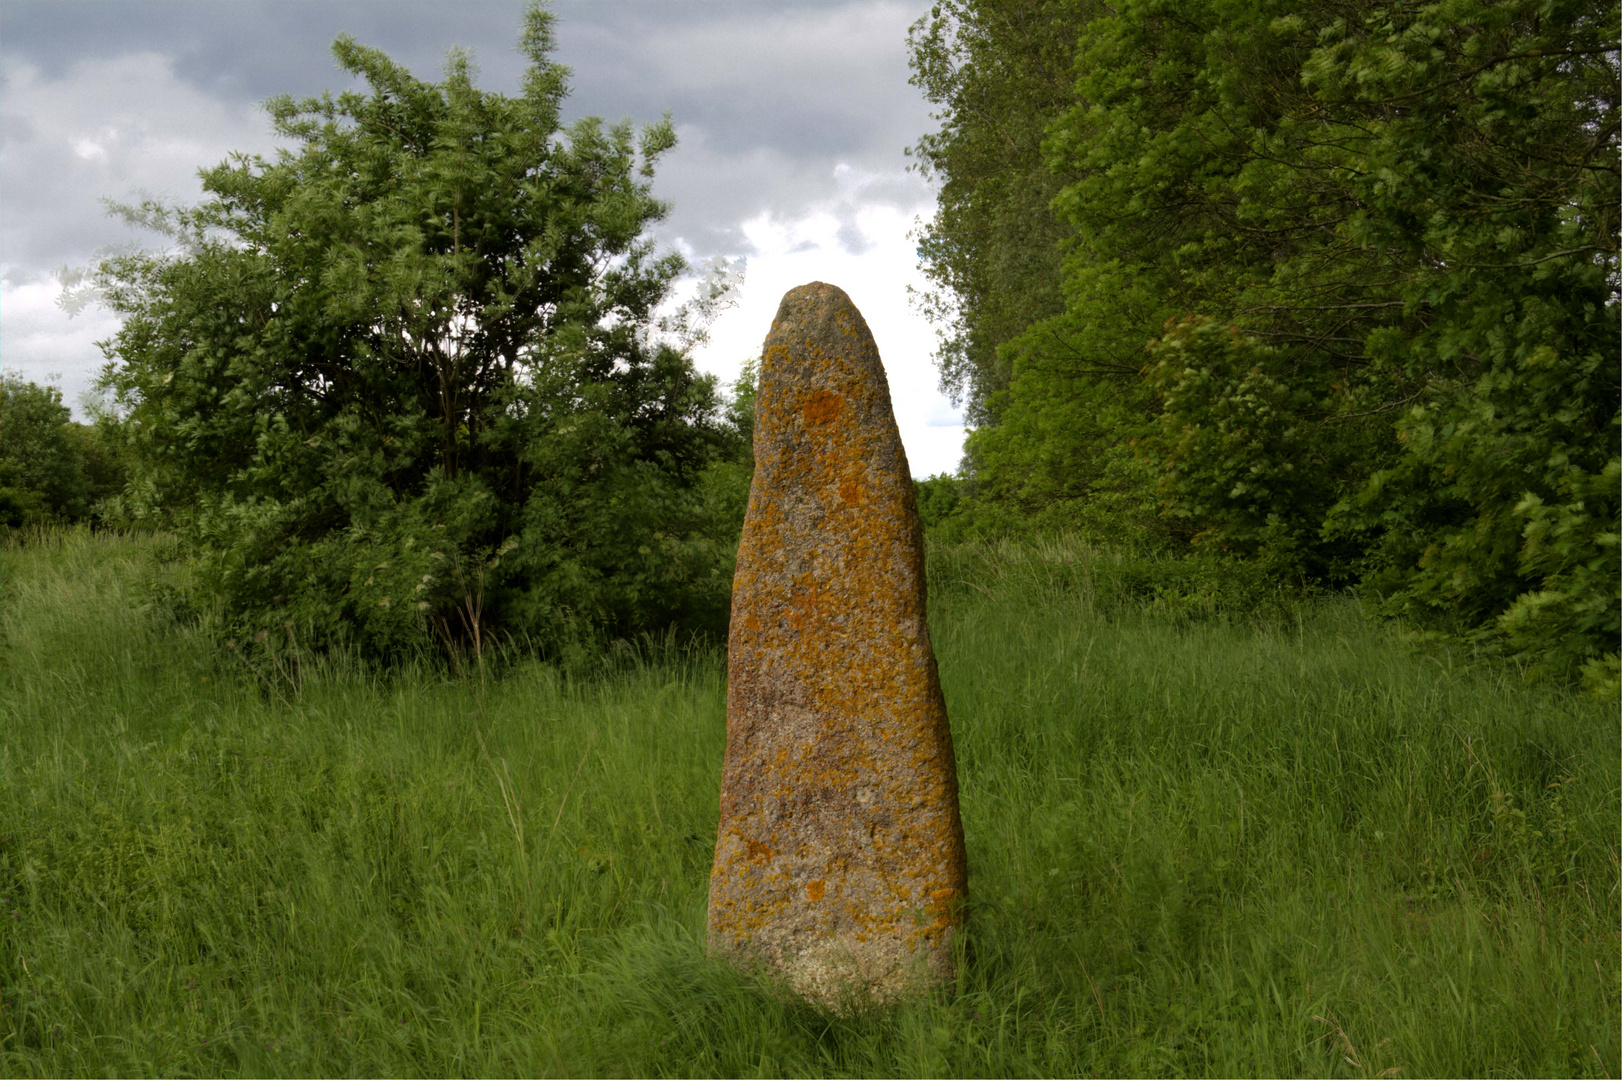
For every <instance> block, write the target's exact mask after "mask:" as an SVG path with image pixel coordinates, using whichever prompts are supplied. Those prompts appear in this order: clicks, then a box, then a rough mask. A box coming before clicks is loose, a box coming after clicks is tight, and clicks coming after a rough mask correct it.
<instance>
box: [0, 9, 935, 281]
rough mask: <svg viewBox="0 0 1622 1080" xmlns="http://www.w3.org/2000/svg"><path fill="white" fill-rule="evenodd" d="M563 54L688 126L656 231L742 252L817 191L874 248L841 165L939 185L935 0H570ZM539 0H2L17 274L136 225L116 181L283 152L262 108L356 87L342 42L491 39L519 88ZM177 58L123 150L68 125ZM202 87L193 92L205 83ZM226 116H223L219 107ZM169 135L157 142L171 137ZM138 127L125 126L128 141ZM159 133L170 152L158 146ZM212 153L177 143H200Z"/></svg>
mask: <svg viewBox="0 0 1622 1080" xmlns="http://www.w3.org/2000/svg"><path fill="white" fill-rule="evenodd" d="M553 6H554V10H555V11H556V12H557V15H558V24H557V31H558V42H559V48H558V53H557V59H558V60H559V61H561V62H563V63H566V64H568V65H570V66H571V67H572V68H573V70H574V76H573V78H572V80H571V82H572V85H573V87H574V90H573V93H572V96H571V98H570V99H569V101H568V102H567V103H566V115H567V116H569V117H574V116H581V115H587V114H595V115H602V116H604V117H606V118H608V119H610V120H616V119H619V118H621V117H630V118H632V119H633V120H635V121H636V122H638V123H647V122H650V121H653V120H656V119H658V118H659V116H661V115H662V114H663V113H665V112H666V111H667V110H668V111H669V112H670V113H671V114H672V115H673V117H674V119H675V121H676V123H677V125H678V128H679V130H680V131H681V133H682V138H681V141H680V143H679V144H678V146H677V147H676V149H674V150H673V151H672V152H671V153H670V154H669V155H668V157H667V158H666V159H665V160H664V162H663V163H662V166H661V169H660V173H659V176H658V178H657V180H656V184H655V188H656V191H658V193H659V194H660V195H661V197H663V198H666V199H668V200H670V201H671V202H672V204H673V208H672V213H671V216H670V218H669V219H668V220H667V221H666V222H664V223H663V224H661V225H660V226H659V227H658V229H657V230H656V235H657V236H658V237H659V238H660V239H661V240H663V241H664V242H667V243H673V242H675V241H676V240H677V239H678V238H680V239H681V240H683V241H685V243H686V244H687V246H688V247H689V248H690V249H691V250H693V251H695V252H696V253H698V255H699V256H700V257H703V256H705V255H708V254H710V253H711V252H725V253H729V254H737V253H741V249H740V247H739V245H740V244H741V242H742V241H741V233H740V231H739V228H738V226H739V224H740V223H741V222H742V221H744V220H747V219H749V218H751V217H754V216H756V215H758V214H760V213H763V212H772V213H776V214H778V215H780V216H781V215H792V214H795V213H798V212H801V211H802V210H803V209H804V208H806V207H809V206H811V205H817V206H818V207H819V208H820V209H824V210H826V211H828V212H832V213H834V214H836V215H837V216H838V217H839V218H840V220H841V223H842V225H843V226H844V229H843V231H842V232H841V234H840V236H841V241H842V242H843V243H845V244H846V245H847V246H848V247H849V248H850V250H852V251H857V250H860V249H861V245H862V243H863V240H862V237H861V234H860V232H859V230H857V229H856V228H855V226H854V217H853V215H854V212H855V208H856V202H855V201H854V200H853V198H852V196H851V194H850V193H849V192H842V191H841V188H840V185H839V183H838V181H837V180H836V179H835V177H834V168H835V166H836V165H837V164H839V163H841V162H844V163H846V164H848V165H850V166H852V167H853V168H855V169H858V170H861V171H862V172H864V173H866V174H870V175H873V176H878V177H882V179H880V180H876V181H873V182H871V183H869V184H867V185H866V186H865V187H864V188H863V189H862V190H861V191H860V193H859V199H860V200H861V201H862V202H864V203H869V204H870V203H872V202H874V201H880V202H890V203H892V204H894V205H897V206H912V205H915V204H917V203H918V202H920V201H921V200H922V199H923V198H926V197H927V188H926V187H925V186H924V185H923V184H922V182H921V181H919V180H918V179H917V178H916V177H915V176H907V175H905V174H903V173H902V171H901V170H902V167H903V165H904V158H903V157H902V148H903V147H905V146H907V145H908V144H910V143H912V142H914V141H916V139H917V137H918V135H919V134H920V133H922V132H923V131H924V130H927V128H928V127H929V126H931V121H930V120H929V117H928V109H927V104H926V103H925V102H924V101H923V99H922V97H921V95H919V94H918V93H917V92H916V91H915V90H913V89H912V88H911V87H909V86H907V85H906V79H907V75H908V72H907V67H906V53H905V33H906V27H907V26H908V25H909V24H910V23H911V22H912V21H913V20H914V19H916V18H917V17H918V16H920V15H922V14H923V13H924V12H925V10H927V9H926V7H925V4H924V3H923V2H921V0H911V2H894V0H885V2H855V3H845V4H828V3H820V2H800V3H761V2H754V0H751V2H686V3H671V2H668V0H661V2H645V0H644V2H624V0H620V2H613V3H605V2H591V0H586V2H580V0H574V2H562V3H556V4H554V5H553ZM522 8H523V5H522V3H521V2H520V0H502V2H492V3H469V2H463V3H456V4H447V3H443V2H434V3H417V2H398V0H397V2H392V3H387V4H380V3H353V2H332V0H277V2H258V3H248V2H241V3H229V4H224V3H219V2H218V0H183V2H181V0H143V2H140V3H113V2H107V0H95V2H83V0H5V2H4V3H3V4H0V31H3V36H0V74H3V75H4V76H5V77H6V79H7V80H8V83H7V85H8V94H7V98H8V100H7V101H0V113H3V123H0V185H3V190H4V205H3V214H0V259H3V261H4V263H5V264H6V275H7V278H8V279H9V280H13V281H17V280H30V279H37V277H38V275H39V274H41V273H43V272H45V271H47V270H49V269H52V268H54V267H55V266H57V265H60V264H61V263H63V262H80V261H83V260H85V259H86V258H88V257H89V255H90V252H91V251H93V250H94V249H95V248H96V247H98V246H100V245H102V244H106V243H109V242H120V241H125V240H128V239H130V238H131V235H130V234H129V233H128V232H127V231H126V230H125V229H124V227H123V225H122V224H121V223H119V222H117V221H112V220H109V219H107V218H106V217H105V216H104V214H103V212H102V209H101V206H100V204H99V198H100V197H102V196H112V197H115V198H121V199H122V198H127V197H129V195H130V194H131V191H132V189H133V188H134V187H135V186H144V187H147V188H150V189H152V190H154V191H155V192H157V193H159V194H161V195H164V196H166V197H169V198H178V199H181V200H189V199H191V198H195V197H196V194H197V186H196V182H195V170H196V169H197V168H199V167H202V166H208V165H213V164H215V163H217V162H218V161H220V160H221V159H222V158H224V157H225V155H226V154H227V153H229V152H231V151H233V150H245V151H249V152H268V149H269V147H270V145H271V140H270V137H269V122H268V118H266V117H265V116H264V114H263V113H262V112H259V111H257V110H256V109H255V106H256V105H257V103H259V102H260V101H262V100H263V99H264V98H266V97H268V96H270V95H272V94H276V93H282V92H287V93H292V94H294V95H298V96H302V95H310V94H318V93H320V92H321V91H323V90H326V89H332V90H340V89H343V88H345V87H346V86H347V85H348V77H347V76H345V75H344V74H343V73H342V72H340V71H339V70H338V69H337V67H336V65H335V64H334V61H333V59H332V57H331V54H330V51H329V49H330V45H331V42H332V39H333V38H334V37H335V36H336V35H337V34H338V33H340V32H348V33H352V34H353V35H354V36H355V37H356V38H357V39H358V40H360V41H362V42H363V43H365V44H369V45H375V46H377V47H379V48H381V49H383V50H384V51H385V52H387V53H388V54H389V55H390V56H392V57H394V58H395V59H396V60H398V61H400V62H401V63H403V64H405V65H407V66H408V67H410V68H411V69H412V70H414V71H415V72H417V73H418V75H419V76H422V77H425V78H433V77H436V76H437V73H438V72H439V70H440V68H441V67H442V64H443V61H444V57H445V52H446V50H447V49H448V48H449V47H450V46H452V45H461V46H465V47H467V48H469V49H471V50H472V51H473V52H474V54H475V61H476V63H477V65H478V67H479V69H480V80H479V81H480V83H481V85H483V86H485V87H487V88H489V89H493V90H501V91H505V92H513V91H515V90H516V89H517V87H518V85H519V79H520V76H521V73H522V65H523V58H522V57H521V56H520V55H519V54H518V52H517V51H516V48H515V43H516V39H517V35H518V31H519V24H520V21H521V16H522ZM142 53H149V54H153V55H156V56H161V57H164V58H167V61H168V63H169V67H168V71H169V72H170V73H171V75H172V82H173V84H174V85H169V86H168V87H167V89H165V90H163V91H162V95H160V96H158V97H154V98H152V99H151V100H139V101H133V102H126V103H125V104H126V105H127V106H128V108H129V109H132V110H136V111H141V112H144V113H145V114H147V119H146V120H145V121H144V126H145V127H146V128H147V129H148V130H146V131H145V133H144V137H145V138H147V140H148V141H147V143H145V144H142V143H141V142H140V138H141V137H143V133H142V131H140V130H137V129H138V128H139V127H141V125H136V124H125V125H124V127H125V128H126V130H122V131H121V132H120V133H119V137H118V138H109V139H108V140H107V141H106V145H105V146H104V147H103V150H104V152H105V157H104V158H97V159H94V160H91V159H86V158H85V157H83V156H82V155H80V154H76V153H75V151H74V148H73V146H72V145H71V142H69V141H65V138H64V135H63V131H64V129H66V128H72V129H73V130H79V131H82V130H90V129H94V128H95V127H96V126H97V115H96V110H98V109H107V108H110V106H109V105H108V103H107V102H106V101H104V100H101V99H98V98H96V97H95V95H94V94H90V93H87V92H85V88H84V87H83V86H82V85H81V84H83V83H85V82H91V83H94V82H96V81H97V80H98V79H102V78H110V77H112V74H111V73H114V72H116V71H118V70H120V69H121V65H127V64H128V62H129V58H130V57H131V56H132V55H138V54H142ZM25 70H31V71H32V72H33V73H34V77H35V78H36V79H37V80H38V81H39V82H41V83H43V84H48V85H49V86H50V87H51V88H52V89H53V90H54V91H55V96H54V97H42V98H41V99H40V100H38V101H37V102H31V103H29V106H28V108H29V110H31V111H18V109H17V108H15V107H13V106H14V105H15V102H13V101H12V100H9V99H11V98H13V94H12V93H10V92H9V90H10V88H11V87H12V83H13V81H14V80H15V77H16V76H17V75H18V73H19V72H23V71H25ZM188 88H189V89H190V90H191V91H192V92H193V93H192V95H191V96H187V95H186V94H185V93H183V91H184V90H186V89H188ZM203 112H206V113H207V114H208V115H207V116H206V117H204V119H203V120H202V121H198V120H197V119H196V117H197V116H199V115H201V114H202V113H203ZM159 138H167V139H169V140H170V142H169V144H168V147H167V149H166V150H164V151H163V152H164V153H165V154H167V155H169V156H167V157H162V158H161V159H155V158H153V157H151V156H150V153H155V152H156V151H154V150H153V149H152V148H153V146H155V145H156V143H154V142H153V141H152V140H155V139H159ZM120 139H122V140H123V141H122V142H120ZM142 145H145V146H146V147H147V150H148V151H149V156H147V157H142V156H141V151H140V146H142ZM187 147H190V149H191V150H192V159H191V160H187V161H180V160H176V159H174V157H173V155H174V154H176V153H180V152H181V151H182V150H184V149H185V148H187Z"/></svg>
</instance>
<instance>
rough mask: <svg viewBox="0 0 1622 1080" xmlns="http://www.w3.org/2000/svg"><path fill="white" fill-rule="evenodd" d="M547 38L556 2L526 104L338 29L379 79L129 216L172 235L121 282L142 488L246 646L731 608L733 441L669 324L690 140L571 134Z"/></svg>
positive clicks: (535, 631)
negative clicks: (665, 306)
mask: <svg viewBox="0 0 1622 1080" xmlns="http://www.w3.org/2000/svg"><path fill="white" fill-rule="evenodd" d="M552 47H553V34H552V18H551V15H550V14H549V13H548V12H547V11H545V10H544V8H542V7H541V6H539V5H532V6H531V7H530V8H529V10H528V13H527V16H526V19H525V23H524V30H523V36H522V41H521V48H522V50H523V52H524V53H525V54H526V55H527V57H528V58H529V62H530V66H529V68H528V71H527V73H526V75H525V76H524V81H523V89H522V93H521V94H520V95H519V96H517V97H508V96H504V95H501V94H497V93H490V92H486V91H482V90H479V89H477V88H476V87H475V86H474V84H473V80H472V68H471V64H470V62H469V60H468V58H467V57H466V56H465V55H463V54H462V53H460V52H458V51H454V50H453V51H452V53H451V55H450V57H449V59H448V61H447V64H446V68H445V79H444V81H443V82H441V83H437V84H435V83H428V82H423V81H420V80H418V79H416V78H415V77H413V76H412V75H411V74H410V73H409V72H407V71H406V70H405V69H404V68H402V67H400V66H399V65H398V64H396V63H394V62H393V61H391V60H390V59H389V58H388V57H386V56H385V55H383V54H382V53H381V52H379V51H377V50H375V49H371V48H367V47H364V46H362V45H359V44H357V43H356V42H354V41H353V40H351V39H349V38H348V37H341V38H339V39H338V41H337V42H336V43H335V44H334V45H333V54H334V56H335V57H336V58H337V61H338V63H339V65H340V66H341V67H342V68H343V70H344V71H346V72H349V73H352V74H354V75H358V76H361V77H362V78H364V79H365V81H366V83H367V84H368V85H369V90H368V91H367V92H365V93H356V92H347V93H344V94H340V95H338V96H337V97H333V96H331V95H327V96H324V97H321V98H315V99H308V100H303V101H294V100H292V99H290V98H287V97H280V98H274V99H272V100H271V101H269V102H268V103H267V108H268V110H269V112H270V114H271V117H272V119H273V121H274V126H275V130H276V131H277V133H278V134H280V135H282V136H283V137H285V138H288V139H290V140H292V141H293V142H294V143H295V149H294V150H292V151H282V152H281V153H280V154H279V155H278V157H277V159H276V160H275V161H266V160H264V159H261V158H257V157H255V158H248V157H244V156H240V155H239V156H235V157H233V158H232V159H231V160H229V161H227V162H225V163H222V164H220V165H219V166H217V167H215V168H212V169H208V170H205V171H204V172H203V173H202V178H203V186H204V190H205V191H206V192H207V193H208V196H209V198H208V200H207V201H205V202H204V203H203V204H201V205H199V206H197V207H195V208H191V209H184V210H172V209H167V208H164V207H161V206H156V205H147V206H143V207H139V208H134V209H126V214H127V215H128V216H131V217H133V218H134V219H136V220H140V221H144V222H145V223H147V224H149V225H152V226H155V227H157V228H160V229H162V230H164V231H166V232H167V233H168V234H169V235H170V236H171V237H172V238H173V239H174V240H175V242H176V247H175V249H174V250H173V251H171V252H169V253H165V254H151V253H140V254H129V255H123V256H120V257H117V258H114V259H111V260H109V261H107V262H104V263H103V264H102V266H101V268H100V277H101V282H102V285H103V288H104V290H105V294H106V296H107V298H108V301H109V303H110V304H111V306H112V307H113V308H114V309H115V310H117V311H119V312H120V313H121V314H123V315H124V317H125V322H124V326H123V329H122V330H121V332H120V333H119V334H118V336H117V337H116V338H115V339H114V340H113V341H112V342H111V343H110V344H109V345H108V354H109V357H110V363H109V365H108V367H107V370H106V375H105V383H106V385H107V386H108V387H109V388H110V389H111V390H112V391H113V392H114V393H115V395H116V397H117V399H118V401H119V402H120V403H121V404H122V406H123V407H124V408H125V409H126V410H127V412H128V430H129V431H130V432H131V435H132V438H133V440H134V442H135V444H136V446H137V448H138V450H139V451H140V455H141V461H142V464H143V469H142V474H141V476H140V478H139V480H138V481H137V483H136V484H135V485H134V486H133V489H132V500H133V501H134V502H135V503H137V504H139V505H140V506H142V507H144V508H145V510H146V511H147V512H148V513H154V514H160V515H171V516H172V517H173V519H174V520H175V521H176V522H177V523H178V524H180V525H182V526H183V527H184V530H185V534H186V535H187V536H188V537H189V538H190V539H191V541H192V543H193V544H194V545H195V546H196V548H197V550H198V551H200V552H201V553H202V555H203V564H204V566H205V578H206V581H207V584H208V586H209V588H210V590H211V592H212V594H213V595H214V596H215V597H216V598H217V599H218V601H219V603H220V605H221V608H222V611H223V614H224V620H225V626H226V628H227V632H228V633H230V634H232V635H233V636H235V637H236V638H238V639H240V640H244V641H253V640H259V641H265V640H266V639H267V638H269V639H270V641H271V642H272V643H274V641H276V640H278V639H281V638H282V637H283V635H297V636H298V640H300V641H302V642H303V643H304V644H312V643H314V644H331V643H338V642H346V643H349V644H351V645H354V646H357V647H359V648H361V649H362V650H363V651H366V652H368V653H372V654H379V655H387V654H396V653H400V652H403V651H404V652H409V651H413V650H419V649H421V648H423V647H425V646H429V645H431V643H433V642H434V641H436V640H437V641H439V642H441V643H445V644H455V645H458V646H461V645H469V646H473V647H474V648H476V649H481V650H482V649H483V648H484V647H486V646H488V645H489V644H490V643H491V642H492V640H494V639H497V638H509V637H510V638H517V639H519V640H527V641H529V642H530V643H532V644H533V645H534V646H536V647H538V648H540V649H542V650H545V651H548V652H552V653H557V652H559V651H563V652H570V651H575V652H578V651H579V650H580V649H581V648H584V647H588V646H590V645H591V644H592V643H594V642H598V641H601V640H602V639H603V638H604V637H605V636H610V635H617V636H623V635H630V634H634V633H637V632H640V631H645V630H656V629H661V628H664V627H667V626H670V625H673V624H679V625H683V626H689V627H700V626H709V625H713V624H714V623H715V622H716V621H717V620H718V619H724V613H725V603H726V596H727V589H728V584H729V580H730V559H731V557H732V544H733V538H731V537H727V536H724V535H720V534H719V533H718V532H717V531H716V529H715V528H714V527H713V526H714V522H713V521H712V520H711V519H710V518H708V517H707V516H706V510H705V505H704V500H705V495H704V492H703V490H702V488H703V485H702V484H701V482H700V481H701V478H702V476H703V474H704V473H705V470H706V469H707V467H708V466H709V465H710V463H711V462H712V460H713V459H714V458H715V457H716V455H717V453H718V452H719V451H721V450H723V449H724V443H725V442H726V435H725V432H724V431H723V430H722V428H721V427H720V425H719V424H718V422H717V415H716V413H717V399H716V393H715V387H714V384H713V381H712V380H710V379H708V378H706V377H703V376H700V375H698V374H697V373H696V372H695V371H694V369H693V367H692V365H691V363H690V361H689V359H688V358H687V356H686V355H685V354H684V352H683V351H682V350H681V349H680V348H678V347H674V346H672V345H670V344H667V343H664V342H663V341H662V340H661V339H660V336H659V335H658V334H657V332H656V321H655V318H654V311H655V309H656V307H657V306H658V305H659V304H660V303H661V302H662V301H664V299H665V298H666V297H667V296H668V295H669V291H670V287H671V283H672V280H673V279H674V278H675V277H676V275H678V274H679V273H680V272H681V271H682V270H683V268H684V264H683V263H682V260H681V259H680V258H679V257H678V256H675V255H665V256H658V255H656V254H655V253H654V251H653V249H652V244H651V241H649V240H648V239H647V238H646V237H645V235H644V234H645V230H646V229H647V227H648V225H649V224H650V223H652V222H654V221H657V220H658V219H660V218H661V217H662V216H663V215H664V213H665V211H666V208H665V206H664V205H663V204H662V203H660V202H659V201H658V200H656V199H655V198H654V197H653V196H652V194H651V190H650V178H651V177H652V175H653V165H654V162H655V160H656V159H657V158H658V156H659V155H660V154H661V153H662V152H663V151H664V150H666V149H668V148H669V147H670V146H671V145H673V143H674V135H673V133H672V129H671V126H670V123H669V121H668V118H667V119H666V120H665V121H664V122H662V123H659V124H655V125H653V126H651V127H648V128H645V129H643V130H642V132H641V133H640V136H638V135H637V134H636V133H635V132H634V131H633V130H632V128H631V125H630V124H629V123H628V122H627V123H623V124H619V125H615V126H612V127H605V126H604V125H603V124H602V122H601V121H599V120H596V119H585V120H581V121H579V122H577V123H575V124H573V125H571V126H569V127H568V128H567V129H566V130H565V129H563V128H562V127H561V126H560V121H559V107H560V103H561V102H562V100H563V98H564V96H565V94H566V93H567V82H566V77H567V74H568V73H567V69H565V68H563V67H561V66H560V65H558V64H556V63H554V62H552V60H551V59H550V53H551V51H552Z"/></svg>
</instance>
